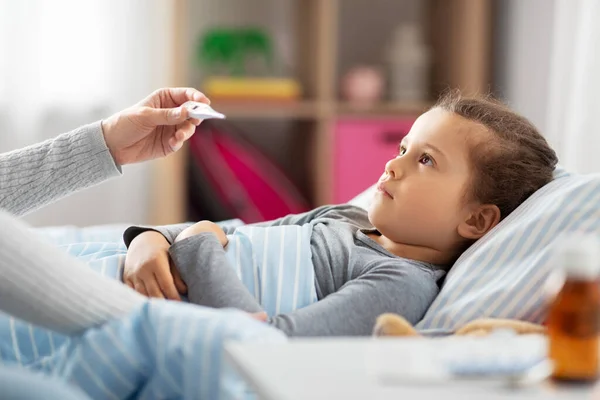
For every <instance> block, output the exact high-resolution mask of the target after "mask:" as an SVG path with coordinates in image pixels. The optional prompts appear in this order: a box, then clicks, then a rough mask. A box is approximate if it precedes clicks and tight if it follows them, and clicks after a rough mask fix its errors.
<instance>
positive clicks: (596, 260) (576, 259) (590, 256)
mask: <svg viewBox="0 0 600 400" xmlns="http://www.w3.org/2000/svg"><path fill="white" fill-rule="evenodd" d="M560 254H561V257H560V259H561V261H562V265H563V268H564V271H565V273H566V275H567V277H571V278H583V279H595V278H596V277H598V275H599V274H600V240H599V239H598V237H597V236H596V235H594V234H590V233H577V234H571V235H569V236H567V237H566V238H565V241H564V243H563V244H562V245H561V251H560Z"/></svg>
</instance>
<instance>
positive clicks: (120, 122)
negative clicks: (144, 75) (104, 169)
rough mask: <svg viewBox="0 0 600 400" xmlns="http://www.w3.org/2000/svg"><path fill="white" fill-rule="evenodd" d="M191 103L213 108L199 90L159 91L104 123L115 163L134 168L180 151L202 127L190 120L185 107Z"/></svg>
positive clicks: (195, 120)
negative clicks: (136, 164) (188, 102)
mask: <svg viewBox="0 0 600 400" xmlns="http://www.w3.org/2000/svg"><path fill="white" fill-rule="evenodd" d="M190 100H191V101H198V102H202V103H206V104H210V101H209V100H208V98H207V97H206V96H205V95H204V94H202V93H200V92H199V91H197V90H196V89H192V88H166V89H159V90H157V91H155V92H154V93H152V94H151V95H150V96H148V97H146V98H145V99H144V100H142V101H141V102H139V103H138V104H136V105H134V106H132V107H129V108H127V109H125V110H123V111H121V112H119V113H116V114H114V115H113V116H111V117H109V118H108V119H106V120H104V121H102V131H103V132H104V140H105V141H106V145H107V146H108V149H109V150H110V152H111V154H112V156H113V158H114V159H115V162H116V163H117V164H119V165H125V164H132V163H137V162H141V161H147V160H153V159H155V158H160V157H164V156H167V155H169V154H171V153H173V152H175V151H177V150H179V149H180V148H181V146H183V143H184V142H185V141H186V140H188V139H189V138H190V137H191V136H192V135H193V134H194V132H195V130H196V126H198V125H199V124H200V120H198V119H194V118H189V115H188V110H187V108H185V107H181V105H182V104H183V103H185V102H187V101H190Z"/></svg>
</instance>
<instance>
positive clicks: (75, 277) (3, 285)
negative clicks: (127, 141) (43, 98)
mask: <svg viewBox="0 0 600 400" xmlns="http://www.w3.org/2000/svg"><path fill="white" fill-rule="evenodd" d="M118 175H119V169H118V167H117V166H116V165H115V162H114V160H113V158H112V156H111V154H110V152H109V150H108V148H107V147H106V143H105V142H104V137H103V133H102V127H101V124H100V122H96V123H93V124H90V125H86V126H83V127H81V128H78V129H75V130H73V131H71V132H68V133H65V134H63V135H60V136H58V137H56V138H55V139H51V140H47V141H45V142H43V143H38V144H36V145H33V146H29V147H26V148H24V149H20V150H15V151H12V152H9V153H4V154H0V310H1V311H4V312H7V313H9V314H12V315H13V316H15V317H17V318H21V319H24V320H26V321H29V322H31V323H34V324H38V325H42V326H44V327H46V328H50V329H53V330H55V331H58V332H61V333H66V334H73V333H77V332H80V331H82V330H84V329H86V328H89V327H92V326H95V325H98V324H101V323H103V322H106V321H108V320H110V319H113V318H116V317H119V316H122V315H125V314H127V313H128V312H130V311H131V310H133V309H134V308H136V307H138V306H139V305H140V304H143V302H144V301H146V299H145V298H144V297H143V296H142V295H140V294H138V293H136V292H135V291H133V290H131V289H129V288H128V287H127V286H125V285H123V284H122V283H119V282H117V281H114V280H111V279H108V278H106V277H103V276H101V275H99V274H98V273H96V272H95V271H93V270H91V269H90V268H87V267H86V266H85V264H84V263H83V262H81V261H79V260H77V259H75V258H73V257H69V256H68V255H67V254H65V253H64V251H61V250H58V249H57V248H56V247H55V246H53V245H51V244H49V243H48V242H46V241H44V240H43V239H42V238H38V237H36V235H35V234H34V233H33V232H32V231H31V229H29V227H28V226H27V225H26V224H24V223H22V222H21V221H19V220H17V219H16V218H15V217H13V216H11V215H10V214H9V213H12V214H17V215H22V214H25V213H26V212H28V211H31V210H34V209H36V208H39V207H41V206H42V205H44V204H48V203H50V202H52V201H54V200H57V199H59V198H60V197H64V196H66V195H67V194H69V193H72V192H74V191H77V190H80V189H83V188H85V187H89V186H92V185H95V184H97V183H99V182H101V181H103V180H106V179H109V178H111V177H114V176H118Z"/></svg>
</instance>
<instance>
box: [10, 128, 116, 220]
mask: <svg viewBox="0 0 600 400" xmlns="http://www.w3.org/2000/svg"><path fill="white" fill-rule="evenodd" d="M120 173H121V170H120V167H118V166H117V165H116V164H115V162H114V160H113V158H112V156H111V154H110V152H109V150H108V147H106V142H105V141H104V135H103V133H102V126H101V122H100V121H98V122H95V123H93V124H90V125H86V126H83V127H80V128H78V129H75V130H73V131H71V132H68V133H65V134H62V135H60V136H58V137H56V138H54V139H50V140H47V141H45V142H42V143H39V144H35V145H32V146H29V147H25V148H23V149H20V150H15V151H11V152H8V153H4V154H0V208H2V209H4V210H6V211H8V212H10V213H12V214H16V215H23V214H25V213H27V212H30V211H33V210H34V209H36V208H39V207H41V206H43V205H45V204H48V203H51V202H53V201H56V200H58V199H59V198H61V197H64V196H66V195H67V194H70V193H73V192H76V191H78V190H81V189H83V188H86V187H89V186H92V185H95V184H98V183H100V182H102V181H104V180H106V179H108V178H111V177H114V176H118V175H120Z"/></svg>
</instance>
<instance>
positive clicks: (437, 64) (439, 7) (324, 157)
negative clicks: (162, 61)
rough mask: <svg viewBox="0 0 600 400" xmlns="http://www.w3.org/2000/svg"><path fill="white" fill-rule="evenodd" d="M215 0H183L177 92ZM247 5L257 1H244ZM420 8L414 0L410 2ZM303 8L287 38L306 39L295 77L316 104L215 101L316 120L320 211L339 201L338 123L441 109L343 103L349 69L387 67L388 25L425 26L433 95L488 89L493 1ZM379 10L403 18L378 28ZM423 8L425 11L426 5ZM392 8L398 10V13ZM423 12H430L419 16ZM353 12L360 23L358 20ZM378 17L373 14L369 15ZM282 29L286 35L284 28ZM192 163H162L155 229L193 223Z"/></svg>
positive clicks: (314, 172)
mask: <svg viewBox="0 0 600 400" xmlns="http://www.w3.org/2000/svg"><path fill="white" fill-rule="evenodd" d="M209 2H210V0H202V1H191V0H173V4H174V7H173V11H174V12H173V16H172V18H173V22H172V26H173V27H174V32H173V35H172V36H173V37H172V40H173V46H171V48H172V54H170V55H169V57H168V59H169V60H171V69H172V71H173V78H172V82H171V85H173V86H180V85H182V86H187V85H188V84H189V80H190V79H196V78H193V77H192V76H190V73H189V72H190V71H189V67H190V66H191V65H192V63H191V60H192V55H193V54H194V50H193V47H192V45H190V46H184V47H182V46H181V43H186V42H189V43H190V44H192V42H191V41H189V40H188V39H189V37H190V36H192V37H194V36H196V35H198V34H200V32H201V31H202V30H201V29H200V27H201V26H204V27H205V28H206V27H210V26H212V25H213V24H214V22H215V21H213V18H212V15H211V17H210V18H208V17H206V16H204V15H203V14H200V12H201V10H203V5H204V3H206V4H208V3H209ZM238 2H239V3H240V4H246V3H249V2H246V1H243V0H238ZM411 2H412V3H414V4H412V5H410V4H409V3H411ZM227 3H231V4H230V5H229V6H223V10H225V11H224V13H231V15H234V13H237V11H236V8H235V7H233V5H232V4H233V2H227ZM278 3H279V2H278ZM293 3H295V4H296V5H295V6H294V9H293V10H292V12H293V14H292V17H293V18H292V21H291V22H292V23H291V24H289V26H290V27H291V28H292V29H290V30H291V32H287V33H286V34H288V33H289V34H291V35H292V36H295V37H296V39H295V40H296V43H295V46H292V47H294V51H295V53H296V54H295V64H294V65H292V66H290V67H291V69H292V70H294V73H295V77H296V78H297V79H298V80H299V81H300V82H302V84H303V93H305V96H306V97H307V99H302V100H300V101H297V102H271V101H260V100H256V101H239V100H236V101H233V100H229V101H226V100H219V99H213V104H212V105H213V107H214V108H215V109H216V110H217V111H219V112H222V113H224V114H225V115H226V116H227V117H228V118H229V119H237V120H246V119H248V120H259V119H267V120H277V119H281V120H285V119H287V120H290V121H298V122H300V123H303V122H305V121H309V122H314V123H313V124H308V125H310V126H309V127H307V128H306V129H304V131H306V132H309V133H310V134H307V139H306V140H308V141H310V143H309V145H310V148H311V150H310V154H311V157H312V159H311V161H310V162H308V163H307V166H306V167H307V169H308V170H309V171H308V175H309V176H310V185H311V186H312V188H313V190H312V192H313V193H312V196H313V203H314V205H322V204H327V203H330V202H331V200H332V190H331V188H332V187H333V183H334V179H335V176H334V171H333V164H332V161H331V160H332V154H334V152H335V148H334V144H333V136H334V135H333V132H334V128H335V120H336V119H337V118H361V119H371V118H391V117H402V116H410V117H416V116H417V115H419V114H420V113H422V112H423V111H425V110H427V109H428V108H429V107H430V106H431V105H432V103H430V102H386V101H384V102H381V103H378V104H375V105H372V106H368V107H360V106H356V105H353V104H350V103H348V102H345V101H342V100H339V99H338V97H337V94H338V92H339V89H340V85H341V80H342V77H343V75H342V74H343V73H344V72H345V71H346V70H347V69H348V68H349V67H352V66H354V65H361V64H364V63H365V62H367V63H369V64H371V63H378V62H379V61H381V60H380V56H381V54H380V51H379V50H377V49H375V50H376V51H371V50H370V49H367V46H371V47H372V46H374V45H375V46H379V45H380V43H379V42H381V40H382V39H386V40H387V38H389V35H390V34H391V31H389V29H388V28H390V27H391V25H390V24H393V25H394V26H395V25H397V24H401V23H406V22H414V21H418V22H419V23H422V26H423V28H424V29H425V32H426V33H427V37H428V39H427V40H428V42H429V43H430V46H431V50H432V66H431V68H432V70H431V96H432V98H433V97H436V96H437V95H438V94H439V93H440V92H442V91H444V90H446V89H447V88H460V89H461V90H462V91H463V92H464V93H467V94H471V93H485V92H487V91H488V89H487V88H489V83H490V73H491V64H490V63H491V60H492V53H493V52H492V43H493V41H492V38H493V37H492V21H493V8H492V3H493V2H492V1H491V0H452V1H448V0H427V1H423V0H412V1H409V0H406V1H405V2H404V1H403V2H399V1H396V2H393V1H388V0H378V1H373V0H361V1H352V2H351V1H345V0H296V1H294V2H293ZM353 3H356V4H354V5H353ZM360 3H362V5H361V4H360ZM398 3H402V4H404V3H406V4H407V5H408V6H406V7H405V6H399V5H398ZM373 4H379V5H380V7H377V6H375V8H376V9H377V10H379V14H378V15H379V16H381V15H383V14H382V13H385V14H386V15H392V14H393V15H394V17H393V18H387V19H385V21H387V22H381V24H380V23H379V22H378V21H379V18H368V19H366V20H365V21H362V22H361V21H359V20H358V18H362V14H363V11H362V10H368V9H370V8H371V7H373ZM392 4H393V6H392ZM422 4H425V6H423V7H421V5H422ZM417 5H418V6H417ZM250 7H254V5H252V6H250ZM382 7H389V12H388V10H386V9H384V8H382ZM284 8H285V7H284ZM398 8H403V9H404V8H406V16H407V18H406V19H403V18H396V16H395V15H396V14H394V13H393V12H392V11H393V10H395V9H398ZM219 10H221V8H219ZM352 10H354V11H352ZM411 10H412V11H411ZM415 10H424V11H422V14H418V13H417V11H415ZM194 13H197V14H194ZM411 13H412V14H411ZM373 15H376V14H373ZM417 15H420V16H417ZM200 16H204V17H205V21H203V24H198V21H197V18H198V17H200ZM348 16H350V17H351V18H350V19H348ZM370 16H371V15H364V17H365V18H367V17H370ZM352 18H354V19H355V20H356V21H358V22H357V25H356V26H361V27H362V26H363V25H364V26H365V29H356V28H355V25H354V21H353V20H352ZM230 20H231V19H230V18H229V17H226V16H225V14H223V15H221V21H230ZM217 21H218V19H217ZM363 22H364V24H363ZM373 24H377V26H375V25H373ZM225 25H227V23H226V22H225ZM280 25H281V24H279V25H278V28H277V29H275V30H276V31H279V28H282V27H281V26H280ZM369 25H371V26H372V27H373V28H374V29H373V30H372V31H370V30H369ZM388 25H389V26H388ZM272 28H274V25H273V26H272ZM375 28H376V29H375ZM282 32H283V30H282ZM357 32H358V33H357ZM363 32H368V35H369V37H367V38H363V37H362V35H363ZM348 33H351V34H355V33H357V34H358V39H361V40H358V41H357V40H354V39H356V37H353V35H347V34H348ZM377 38H379V39H377ZM382 45H383V44H382ZM367 50H369V51H367ZM186 162H187V161H186V158H185V153H184V152H182V151H180V152H178V153H177V154H176V155H173V156H171V157H169V158H167V159H166V160H165V161H164V162H162V163H160V164H157V167H156V169H157V173H156V180H155V196H154V197H156V198H157V200H156V201H155V202H154V204H153V207H152V220H151V222H152V223H155V224H166V223H176V222H181V221H183V220H184V218H185V212H186V196H187V194H186V193H187V192H186V190H187V187H186V184H185V183H186V180H185V179H184V178H183V177H184V176H185V171H186V169H185V168H186ZM165 188H168V190H165Z"/></svg>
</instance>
